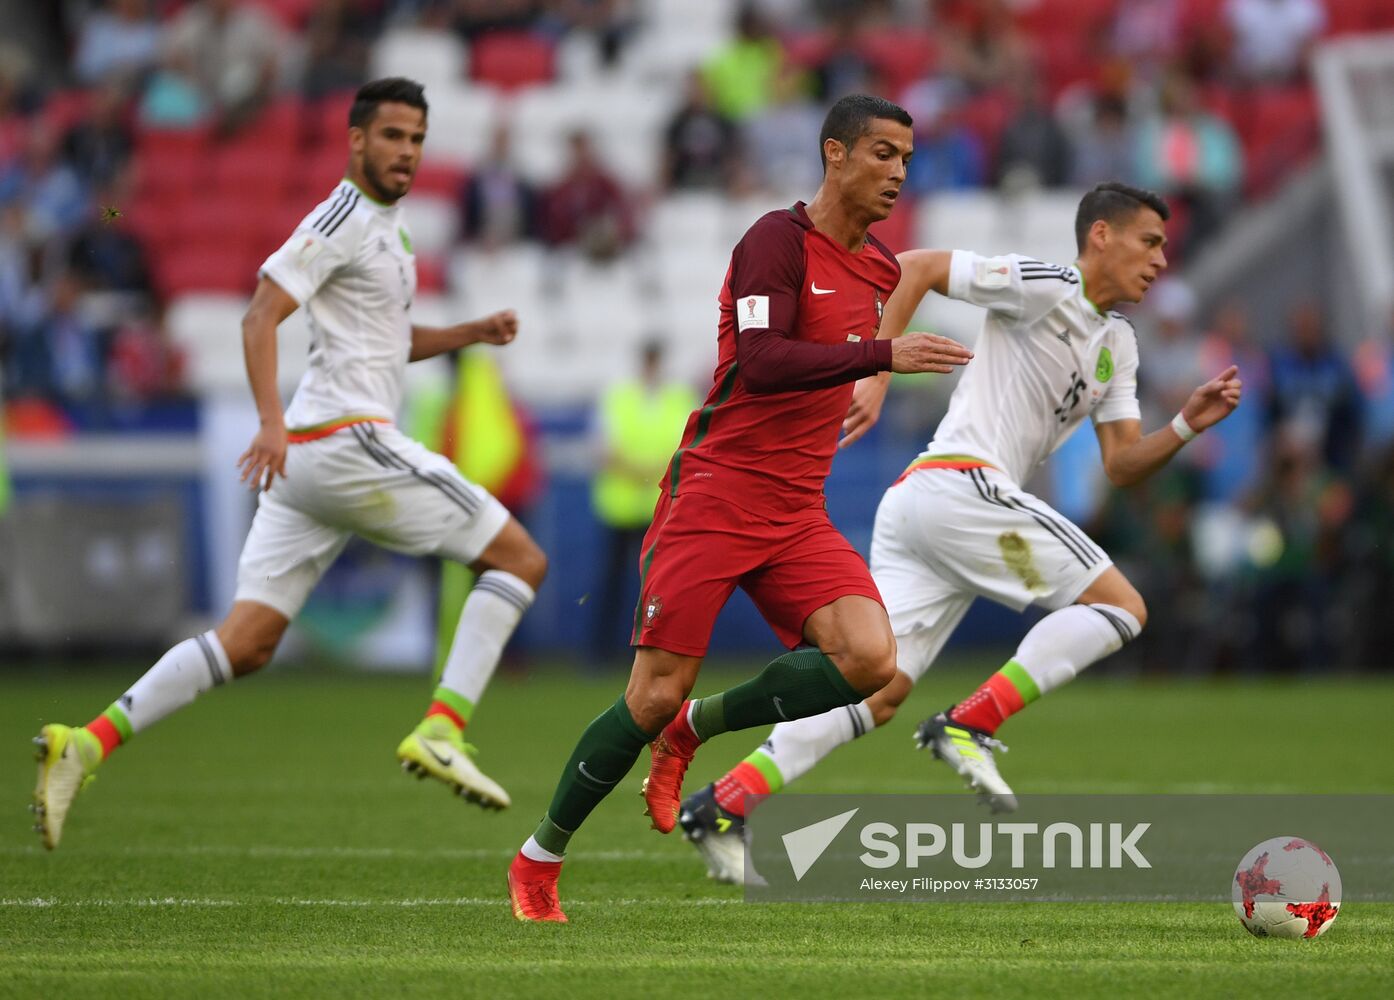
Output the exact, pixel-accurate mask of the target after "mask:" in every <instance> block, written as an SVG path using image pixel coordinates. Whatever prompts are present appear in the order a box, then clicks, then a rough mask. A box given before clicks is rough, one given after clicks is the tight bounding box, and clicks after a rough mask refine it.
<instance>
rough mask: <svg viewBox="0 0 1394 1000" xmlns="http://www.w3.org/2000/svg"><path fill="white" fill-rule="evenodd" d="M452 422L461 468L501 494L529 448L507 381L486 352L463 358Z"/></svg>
mask: <svg viewBox="0 0 1394 1000" xmlns="http://www.w3.org/2000/svg"><path fill="white" fill-rule="evenodd" d="M453 416H454V419H455V465H456V467H457V468H459V470H460V474H461V475H462V476H464V477H465V478H466V479H468V480H469V481H470V482H472V483H478V484H479V485H480V486H483V487H484V488H485V489H486V490H488V491H489V492H490V493H497V492H498V491H499V490H500V489H501V488H502V487H503V484H504V483H506V482H507V481H508V477H509V475H510V474H511V473H512V472H513V470H514V469H515V468H517V466H518V462H519V461H521V460H522V457H523V448H524V447H525V442H524V440H523V428H522V427H521V426H519V424H518V417H517V415H516V414H515V413H514V412H513V404H512V403H511V402H509V399H508V390H507V389H506V388H505V387H504V384H503V376H502V375H500V374H499V369H498V366H497V365H496V364H494V360H493V358H491V357H489V355H488V354H487V353H486V352H484V351H461V352H460V366H459V374H458V378H457V380H456V391H455V412H454V414H453Z"/></svg>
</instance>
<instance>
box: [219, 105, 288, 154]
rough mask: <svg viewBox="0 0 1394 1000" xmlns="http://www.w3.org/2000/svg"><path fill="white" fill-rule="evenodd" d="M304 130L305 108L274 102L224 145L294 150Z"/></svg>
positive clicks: (225, 141) (224, 142)
mask: <svg viewBox="0 0 1394 1000" xmlns="http://www.w3.org/2000/svg"><path fill="white" fill-rule="evenodd" d="M304 130H305V115H304V106H303V105H302V104H301V103H300V102H299V101H297V100H293V99H289V100H281V101H275V102H273V103H271V104H269V105H267V106H266V107H265V108H263V109H262V110H261V112H260V113H259V114H258V115H257V116H256V117H255V118H253V119H252V120H251V121H249V122H247V124H245V125H244V126H242V128H241V129H239V130H238V131H237V132H236V133H234V134H233V135H231V136H229V137H228V138H227V139H225V140H224V141H223V145H225V146H243V147H248V148H252V147H257V148H261V149H270V148H284V149H294V148H295V147H296V146H299V145H300V143H301V137H302V134H303V132H304Z"/></svg>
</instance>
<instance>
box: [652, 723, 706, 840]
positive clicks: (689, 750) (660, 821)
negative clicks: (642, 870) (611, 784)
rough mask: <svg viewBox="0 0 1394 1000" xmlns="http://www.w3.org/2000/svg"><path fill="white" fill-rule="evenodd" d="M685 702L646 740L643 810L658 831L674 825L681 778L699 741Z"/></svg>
mask: <svg viewBox="0 0 1394 1000" xmlns="http://www.w3.org/2000/svg"><path fill="white" fill-rule="evenodd" d="M688 704H689V703H688V702H683V703H682V708H681V709H679V711H678V717H677V718H676V719H674V720H673V721H672V722H670V723H668V725H667V726H665V727H664V729H663V732H661V733H659V734H658V737H657V739H655V740H654V741H653V742H652V743H650V744H649V753H650V755H651V756H650V757H649V776H648V777H647V778H645V779H644V787H643V789H642V791H643V794H644V804H645V805H646V806H647V808H646V809H645V810H644V813H645V815H647V816H648V817H649V818H650V819H652V821H653V828H654V829H655V830H657V831H658V832H659V833H671V832H672V831H673V827H675V826H677V825H678V811H679V810H680V809H681V808H682V779H683V775H685V774H687V765H688V764H691V763H692V755H693V754H695V753H696V752H697V748H698V747H699V746H701V745H702V741H701V740H699V739H698V738H697V734H696V733H694V732H693V731H692V727H691V726H690V725H689V724H688V721H687V707H688Z"/></svg>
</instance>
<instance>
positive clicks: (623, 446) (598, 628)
mask: <svg viewBox="0 0 1394 1000" xmlns="http://www.w3.org/2000/svg"><path fill="white" fill-rule="evenodd" d="M662 368H663V347H662V345H661V344H660V343H658V342H657V341H654V342H650V343H648V344H646V345H645V346H644V349H643V365H642V368H641V374H640V376H639V377H638V378H637V379H631V380H627V381H624V382H620V383H618V384H617V385H614V386H612V387H611V388H610V389H608V390H607V391H606V392H605V393H604V395H603V396H602V397H601V399H600V403H599V405H598V406H597V413H596V417H597V423H598V425H599V431H600V435H599V436H600V438H601V448H602V450H603V454H602V455H601V457H600V464H599V470H598V471H597V473H596V475H595V478H594V479H593V480H592V482H591V507H592V509H593V510H594V511H595V515H596V517H597V518H599V520H600V521H601V523H603V524H604V525H605V527H606V539H605V553H606V554H605V556H604V558H603V560H602V563H601V565H602V566H603V567H604V576H603V577H602V579H601V583H600V587H599V590H600V597H599V600H598V601H597V602H596V605H595V607H596V619H595V624H594V632H593V634H592V639H593V641H592V647H591V653H592V658H593V660H595V661H596V662H599V661H600V660H601V659H602V658H604V657H605V656H607V655H608V654H610V653H611V652H614V651H615V649H616V647H617V646H618V645H619V643H620V641H621V640H622V639H623V638H624V637H625V635H627V633H628V627H627V624H626V623H627V622H629V621H630V620H631V615H630V614H629V612H628V609H626V608H625V607H624V606H623V602H624V598H625V594H626V591H627V590H628V589H630V586H631V584H632V582H633V581H634V580H635V579H636V578H637V576H638V572H639V548H640V545H641V543H642V542H643V539H644V532H645V531H646V530H647V528H648V526H649V522H650V521H651V520H652V519H653V510H654V506H655V505H656V504H657V503H658V494H659V490H660V488H661V485H662V479H663V474H664V472H665V471H666V470H667V468H668V462H669V460H670V459H671V458H672V457H673V451H674V449H676V448H677V446H678V443H679V442H680V441H681V440H682V432H683V428H684V427H685V426H686V425H687V419H688V417H689V416H690V415H691V413H692V411H693V410H695V409H696V408H697V407H698V405H699V404H700V400H698V398H697V394H696V393H694V392H693V391H692V389H691V388H690V387H689V386H687V385H686V384H684V383H681V382H673V381H668V382H665V381H664V380H663V379H662V377H661V376H662Z"/></svg>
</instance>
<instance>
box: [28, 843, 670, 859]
mask: <svg viewBox="0 0 1394 1000" xmlns="http://www.w3.org/2000/svg"><path fill="white" fill-rule="evenodd" d="M47 853H48V852H47V851H45V850H43V849H41V848H40V847H38V846H36V845H32V844H31V845H24V846H14V845H4V846H0V854H36V855H37V854H47ZM64 853H65V854H78V855H85V856H90V855H113V854H115V855H121V856H125V857H146V856H166V855H201V856H203V855H212V856H218V855H227V856H230V857H240V858H273V859H274V858H290V859H300V858H359V859H372V858H382V859H390V858H420V859H422V860H428V859H429V860H442V859H443V860H452V861H503V862H507V861H510V860H512V858H513V855H514V853H515V852H514V851H513V850H512V849H503V848H500V849H499V850H487V849H484V848H469V847H458V848H457V847H428V848H412V847H274V846H269V845H264V844H254V845H236V844H230V845H219V844H172V845H169V846H158V847H157V846H138V845H130V846H124V847H115V848H99V847H92V848H82V847H79V848H77V849H76V850H68V851H65V852H64ZM677 856H678V853H677V852H667V851H573V852H571V854H569V855H568V857H571V858H575V859H578V860H580V861H625V862H629V861H672V860H673V859H674V858H675V857H677Z"/></svg>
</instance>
